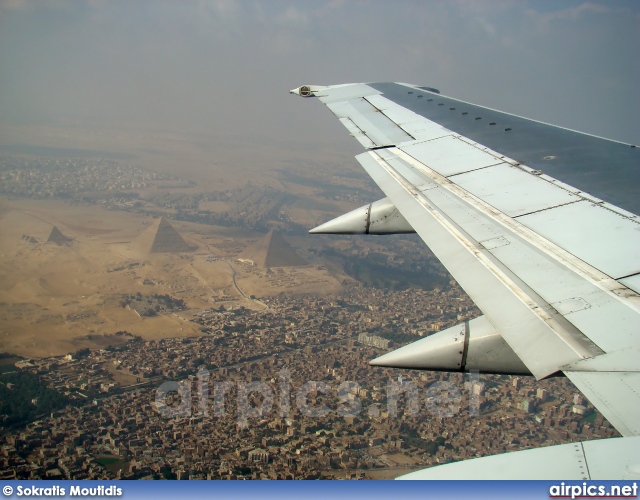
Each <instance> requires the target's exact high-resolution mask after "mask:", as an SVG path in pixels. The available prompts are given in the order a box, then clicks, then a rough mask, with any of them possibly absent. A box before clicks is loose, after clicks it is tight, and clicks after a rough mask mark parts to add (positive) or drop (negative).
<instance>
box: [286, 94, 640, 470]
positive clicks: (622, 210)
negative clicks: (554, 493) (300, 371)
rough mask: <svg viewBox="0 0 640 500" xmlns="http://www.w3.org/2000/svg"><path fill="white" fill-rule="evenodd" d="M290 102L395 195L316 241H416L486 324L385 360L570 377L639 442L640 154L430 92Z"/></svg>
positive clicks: (336, 223)
mask: <svg viewBox="0 0 640 500" xmlns="http://www.w3.org/2000/svg"><path fill="white" fill-rule="evenodd" d="M291 92H292V93H295V94H299V95H301V96H303V97H316V98H318V100H320V101H321V102H323V103H324V104H325V105H326V106H327V107H328V108H329V109H330V110H331V111H332V112H333V113H334V114H335V115H336V117H337V118H338V119H339V120H340V122H341V123H342V124H343V125H344V126H345V127H346V128H347V130H348V131H349V133H350V134H351V135H353V136H354V137H355V138H356V139H357V140H358V141H359V142H360V143H361V144H362V146H363V147H364V148H365V149H366V150H367V151H366V152H364V153H362V154H360V155H358V156H357V157H356V159H357V160H358V162H359V163H360V164H361V165H362V166H363V167H364V169H365V170H366V171H367V173H368V174H369V175H370V176H371V177H372V178H373V180H374V181H375V182H376V184H377V185H378V186H379V187H380V189H381V190H382V191H383V192H384V194H385V195H386V198H384V199H383V200H379V201H376V202H373V203H370V204H368V205H365V206H364V207H361V208H359V209H357V210H354V211H352V212H350V213H348V214H345V215H343V216H341V217H338V218H337V219H334V220H332V221H329V222H327V223H325V224H323V225H321V226H319V227H317V228H315V229H313V230H312V231H311V233H334V234H335V233H343V234H394V233H401V232H411V231H415V232H416V233H418V235H419V236H420V237H421V238H422V240H423V241H424V242H425V243H426V244H427V245H428V246H429V248H430V249H431V250H432V252H433V253H434V254H435V256H436V257H437V258H438V259H439V260H440V261H441V262H442V263H443V264H444V265H445V267H446V268H447V269H448V270H449V272H450V273H451V274H452V275H453V277H454V278H455V279H456V280H457V281H458V283H459V284H460V285H461V286H462V288H463V289H464V290H465V291H466V292H467V294H468V295H469V296H470V297H471V298H472V299H473V300H474V302H475V303H476V304H477V305H478V307H479V308H480V309H481V310H482V312H483V314H484V316H482V317H480V318H477V319H476V320H473V321H470V322H466V323H465V324H462V325H459V326H458V327H453V328H452V329H447V330H446V331H443V332H439V333H436V334H434V335H431V336H429V337H426V338H424V339H421V340H419V341H418V342H415V343H413V344H409V345H408V346H405V347H402V348H400V349H398V350H396V351H393V352H390V353H388V354H386V355H384V356H381V357H380V358H377V359H376V360H373V361H372V362H371V364H372V365H378V366H392V367H402V368H414V369H427V370H434V369H435V370H449V371H471V370H481V371H485V372H493V373H527V374H532V375H533V376H535V377H536V378H537V379H543V378H546V377H549V376H553V375H557V374H564V375H566V376H567V377H569V379H570V380H571V381H572V382H573V383H574V384H575V385H576V386H577V387H578V388H579V389H580V390H581V391H582V392H583V393H584V394H585V395H586V396H587V397H588V398H589V400H590V401H591V402H592V403H593V404H594V405H595V406H596V407H597V408H598V409H599V410H600V411H601V412H602V413H603V415H604V416H605V417H606V418H607V419H608V420H609V422H610V423H611V424H612V425H613V426H615V428H616V429H617V430H618V431H619V432H620V433H621V434H622V435H623V436H628V437H631V436H640V217H638V216H637V215H636V214H640V189H639V186H640V151H639V150H638V148H636V147H635V146H633V145H629V144H623V143H620V142H615V141H611V140H607V139H603V138H600V137H595V136H592V135H588V134H583V133H580V132H576V131H573V130H568V129H565V128H560V127H556V126H553V125H548V124H545V123H541V122H537V121H533V120H528V119H526V118H522V117H519V116H514V115H511V114H507V113H502V112H500V111H496V110H493V109H489V108H485V107H481V106H477V105H473V104H470V103H467V102H464V101H460V100H457V99H453V98H451V97H445V96H443V95H441V94H440V93H439V92H438V91H437V90H436V89H433V88H430V87H419V86H415V85H409V84H403V83H369V84H346V85H335V86H313V85H304V86H302V87H299V88H297V89H294V90H292V91H291ZM631 439H634V441H635V442H636V443H637V438H631ZM613 441H615V442H621V440H619V439H618V440H613ZM622 441H624V439H623V440H622ZM625 443H628V441H625ZM612 446H622V445H621V444H618V445H616V444H615V443H614V444H613V445H612ZM625 446H626V447H627V448H625V449H626V450H627V452H625V453H623V454H622V455H621V457H622V458H624V459H625V460H626V459H629V460H631V462H633V461H635V463H640V452H639V451H638V449H639V448H638V447H637V446H635V447H633V449H634V450H636V451H635V453H632V454H631V455H630V454H629V453H628V449H629V445H628V444H625ZM553 448H554V447H552V448H548V450H552V449H553ZM518 453H524V452H518ZM558 453H559V452H558ZM512 455H513V454H510V456H512ZM625 457H626V458H625ZM523 460H524V462H528V459H523ZM631 462H630V463H631ZM624 463H625V464H627V465H625V467H627V466H628V465H629V464H628V463H627V462H624ZM454 465H457V464H454ZM449 467H450V466H449ZM484 468H485V466H483V467H482V469H484ZM634 470H635V469H634ZM434 472H435V469H434ZM636 472H637V473H638V475H639V477H640V470H638V471H636ZM541 474H543V473H542V472H541ZM581 477H582V476H581Z"/></svg>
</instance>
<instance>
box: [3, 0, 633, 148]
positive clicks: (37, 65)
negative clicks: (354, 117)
mask: <svg viewBox="0 0 640 500" xmlns="http://www.w3.org/2000/svg"><path fill="white" fill-rule="evenodd" d="M639 54H640V2H638V1H636V0H629V1H615V0H611V1H590V2H586V1H565V2H563V1H559V0H558V1H554V0H549V1H526V0H504V1H498V0H493V1H489V0H486V1H462V0H460V1H402V0H400V1H393V2H392V1H366V0H362V1H357V0H349V1H339V0H333V1H325V0H313V1H306V2H302V1H296V2H285V1H274V0H269V1H263V2H252V1H195V0H194V1H188V0H186V1H180V2H178V1H161V0H137V1H133V0H130V1H127V0H121V1H118V0H114V1H106V0H87V1H73V0H70V1H62V0H61V1H56V0H51V1H15V0H14V1H8V0H0V121H3V122H5V123H6V122H10V123H23V124H24V123H26V124H30V123H46V124H58V123H65V122H67V121H69V120H71V121H76V122H77V121H81V122H82V123H86V124H87V125H88V126H91V125H97V126H101V125H109V126H116V127H117V126H136V127H149V128H151V129H157V130H173V131H177V132H180V133H183V134H188V133H192V132H197V133H204V134H205V135H206V134H211V136H212V137H214V136H229V137H231V136H236V135H238V134H240V135H242V136H243V137H244V138H247V139H249V140H255V141H256V142H258V143H264V142H271V143H273V144H282V145H285V144H286V143H287V141H299V142H300V141H304V140H305V138H308V139H309V140H312V139H313V140H317V141H319V142H323V141H327V143H329V142H330V141H335V140H336V138H341V137H342V136H344V141H345V142H346V141H349V140H350V138H348V137H347V135H346V133H345V131H343V130H342V129H341V126H340V124H339V123H338V122H337V121H332V119H331V118H332V117H331V114H330V113H329V111H328V110H326V109H321V106H319V105H318V103H314V104H315V105H310V104H309V102H308V100H307V101H306V102H305V101H303V100H302V99H299V98H297V99H296V98H295V97H294V96H290V95H289V94H288V90H289V89H291V88H293V87H297V86H298V85H301V84H304V83H311V84H336V83H346V82H363V81H364V82H366V81H404V82H410V83H416V84H420V85H429V86H433V87H436V88H439V89H440V90H441V91H442V93H443V94H446V95H450V96H452V97H457V98H462V99H465V100H468V101H471V102H474V103H477V104H481V105H485V106H489V107H494V108H497V109H501V110H504V111H509V112H512V113H516V114H521V115H524V116H528V117H532V118H536V119H540V120H543V121H547V122H552V123H556V124H559V125H563V126H567V127H570V128H575V129H579V130H583V131H586V132H590V133H594V134H597V135H602V136H605V137H610V138H614V139H618V140H622V141H627V142H634V143H640V92H639V91H638V89H639V88H640V64H638V60H639V59H638V57H639ZM338 140H342V139H338ZM0 142H1V138H0ZM353 142H354V149H355V150H358V148H359V146H358V145H357V143H355V141H353Z"/></svg>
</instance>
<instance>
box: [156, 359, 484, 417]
mask: <svg viewBox="0 0 640 500" xmlns="http://www.w3.org/2000/svg"><path fill="white" fill-rule="evenodd" d="M292 385H293V384H292V383H291V375H290V373H289V370H288V369H286V368H283V369H282V370H280V371H279V372H278V378H277V380H276V379H272V384H267V383H266V382H262V381H258V380H254V381H251V382H245V381H228V380H227V381H216V382H213V383H211V381H210V376H209V372H208V371H207V370H201V371H199V372H198V373H197V375H196V377H194V379H193V380H188V379H187V380H183V381H180V382H177V381H166V382H164V383H162V384H161V385H160V387H158V388H157V390H156V394H155V401H154V403H153V405H154V407H155V409H156V411H157V412H158V413H160V415H162V416H163V417H165V418H188V417H193V416H210V415H212V414H213V417H223V416H225V415H227V409H228V408H233V407H234V406H235V410H236V411H237V424H238V426H239V427H240V428H246V427H248V426H249V421H250V420H252V419H258V418H266V417H267V416H268V415H269V414H270V413H272V412H277V413H278V415H279V416H280V417H287V416H289V415H290V413H291V411H292V406H293V404H292V403H294V404H295V406H296V408H297V410H298V411H299V412H300V414H302V415H303V416H305V417H311V418H322V417H325V416H327V415H329V414H331V413H334V414H337V415H338V416H340V417H355V416H357V415H359V414H360V413H361V412H363V411H364V412H365V413H366V414H367V415H368V416H369V417H373V418H375V417H382V415H383V414H384V416H385V417H396V416H398V400H399V397H400V396H401V395H404V400H405V404H404V414H405V415H409V416H415V415H417V414H418V413H419V411H420V408H421V406H422V402H423V401H424V407H425V408H426V410H427V411H428V412H429V413H430V414H431V415H433V416H435V417H440V418H443V417H452V416H454V415H456V414H458V413H459V412H460V411H461V410H462V401H463V397H462V396H463V392H462V391H461V390H460V389H459V388H458V387H457V386H456V384H454V383H452V382H447V381H439V382H435V383H433V384H431V385H430V386H429V387H428V388H426V390H423V391H421V390H419V389H418V387H417V385H416V384H415V383H414V382H412V381H411V380H402V379H400V380H398V382H395V381H389V382H388V383H387V387H386V408H384V407H383V405H381V404H380V403H378V402H375V403H373V404H371V405H369V406H367V407H366V408H365V407H363V404H362V400H361V398H360V397H359V395H360V394H362V392H361V391H362V388H361V386H360V385H359V384H358V383H357V382H353V381H344V382H342V383H340V384H339V385H337V386H335V385H334V386H332V385H331V384H329V383H327V382H323V381H316V380H311V381H308V382H305V383H303V384H301V385H300V386H299V387H298V388H297V389H296V390H293V389H292ZM194 386H195V390H194ZM464 386H465V388H464V389H463V390H464V391H466V392H467V393H468V410H469V414H470V415H471V416H477V415H478V414H479V410H480V394H481V392H482V387H483V384H481V383H480V381H479V374H478V373H477V372H472V373H469V378H468V381H467V382H466V383H465V384H464ZM383 390H384V389H383ZM211 392H212V393H213V394H212V395H213V398H210V393H211ZM234 396H235V398H234ZM335 396H337V399H336V401H335V404H334V405H332V406H328V405H327V404H324V403H317V404H314V403H312V401H315V400H319V399H323V400H328V399H331V398H333V397H335ZM276 401H277V405H276Z"/></svg>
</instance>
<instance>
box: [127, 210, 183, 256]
mask: <svg viewBox="0 0 640 500" xmlns="http://www.w3.org/2000/svg"><path fill="white" fill-rule="evenodd" d="M136 243H137V246H139V247H140V248H142V250H144V251H145V252H148V253H177V252H191V251H193V250H194V249H193V247H190V246H189V245H188V244H187V242H186V241H184V239H182V236H180V233H178V231H176V230H175V228H174V227H173V226H172V225H171V223H170V222H169V221H168V220H167V219H165V218H164V217H160V218H159V219H158V220H157V221H155V222H154V223H153V224H151V226H150V227H148V228H147V229H145V230H144V232H143V233H142V234H141V235H140V236H139V237H138V238H137V239H136Z"/></svg>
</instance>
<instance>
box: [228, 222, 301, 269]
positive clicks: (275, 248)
mask: <svg viewBox="0 0 640 500" xmlns="http://www.w3.org/2000/svg"><path fill="white" fill-rule="evenodd" d="M238 258H239V259H246V260H251V261H253V262H254V264H255V265H257V266H260V267H267V268H268V267H290V266H306V265H307V263H306V261H305V260H304V259H303V258H302V257H300V256H299V255H298V254H297V253H296V252H295V250H294V249H293V248H291V246H290V245H289V243H287V242H286V240H285V239H284V238H283V237H282V236H280V234H279V233H277V232H276V231H274V230H273V229H272V230H271V231H269V232H268V233H267V234H265V235H264V236H263V237H262V238H260V239H259V240H258V241H256V242H255V243H254V244H253V245H251V246H249V247H247V248H245V249H244V250H243V251H242V253H241V254H240V255H239V256H238Z"/></svg>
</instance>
